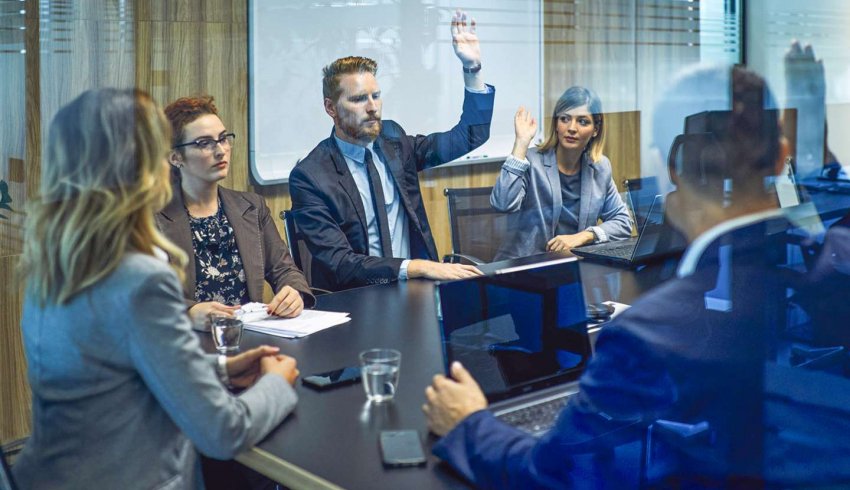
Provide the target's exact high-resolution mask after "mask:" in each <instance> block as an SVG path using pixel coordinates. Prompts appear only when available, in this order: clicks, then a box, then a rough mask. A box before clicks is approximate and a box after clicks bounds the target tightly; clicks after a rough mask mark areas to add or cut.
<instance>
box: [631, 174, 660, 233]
mask: <svg viewBox="0 0 850 490" xmlns="http://www.w3.org/2000/svg"><path fill="white" fill-rule="evenodd" d="M623 184H624V186H625V188H626V196H627V198H628V200H629V206H631V208H632V213H633V214H634V217H635V225H637V229H638V231H640V230H642V229H643V226H644V225H645V224H646V219H647V217H648V216H649V213H650V211H651V207H652V203H653V201H655V196H657V195H659V192H658V180H657V179H656V178H655V177H644V178H641V179H626V180H625V181H623Z"/></svg>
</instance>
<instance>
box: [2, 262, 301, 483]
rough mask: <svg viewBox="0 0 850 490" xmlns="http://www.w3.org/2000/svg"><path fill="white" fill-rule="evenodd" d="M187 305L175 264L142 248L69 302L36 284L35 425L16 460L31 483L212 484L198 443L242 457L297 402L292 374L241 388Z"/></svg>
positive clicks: (27, 335) (30, 326)
mask: <svg viewBox="0 0 850 490" xmlns="http://www.w3.org/2000/svg"><path fill="white" fill-rule="evenodd" d="M185 308H186V307H185V304H184V303H183V296H182V294H181V288H180V284H179V282H178V281H177V277H176V275H175V274H174V271H173V270H172V269H171V268H170V267H169V266H168V265H167V264H166V263H165V261H164V260H161V259H158V258H155V257H152V256H149V255H143V254H139V253H130V254H127V255H126V256H125V257H124V259H123V260H122V261H121V263H120V265H119V266H118V268H117V269H116V270H115V271H113V272H112V273H110V274H109V275H108V276H107V277H106V278H104V279H102V280H100V281H99V282H98V283H97V284H95V285H94V286H92V287H90V288H88V289H86V290H85V291H84V292H82V293H80V294H78V295H76V296H75V297H74V298H73V299H72V300H71V301H70V302H68V303H67V304H64V305H47V306H46V307H41V306H40V305H39V301H38V300H37V299H36V298H35V297H34V296H33V295H32V294H31V293H30V292H28V293H27V294H26V296H25V299H24V310H23V319H22V320H21V328H22V331H23V337H24V347H25V349H26V355H27V366H28V376H29V382H30V386H31V387H32V407H33V432H32V436H31V437H30V439H29V441H28V442H27V445H26V447H25V448H24V450H23V452H22V453H21V455H20V458H19V459H18V461H17V463H16V464H15V467H14V475H15V478H16V479H17V480H18V482H19V483H20V486H21V488H157V489H166V488H167V489H178V488H180V489H182V488H190V487H200V486H201V485H200V484H201V479H200V473H199V471H198V468H199V467H200V466H199V465H198V464H197V455H196V452H195V448H197V449H198V450H199V451H200V452H202V453H203V454H205V455H207V456H210V457H213V458H219V459H229V458H232V457H233V456H234V455H235V454H237V453H239V452H241V451H244V450H246V449H248V448H250V447H252V446H253V445H255V444H256V443H257V442H259V441H260V440H261V439H262V438H263V437H264V436H265V435H266V434H268V432H269V431H270V430H272V429H273V428H274V427H275V426H277V425H278V424H279V423H280V422H281V421H282V420H283V418H284V417H285V416H286V415H287V414H288V413H289V412H290V411H292V409H293V407H294V406H295V403H296V401H297V396H296V394H295V391H294V390H293V389H292V387H291V386H290V385H289V384H288V383H287V382H286V381H284V380H283V378H281V377H280V376H276V375H265V376H262V377H261V378H260V379H258V380H257V382H256V384H254V386H252V387H251V388H249V389H247V390H245V391H244V392H242V393H241V394H240V395H239V396H238V397H237V396H234V395H232V394H230V393H229V392H228V391H227V390H226V389H225V388H224V386H222V384H221V383H220V382H219V379H218V377H217V376H216V373H215V369H214V362H215V356H214V355H208V354H205V353H204V352H203V351H202V350H201V346H200V343H199V340H198V337H197V335H196V334H195V333H193V332H192V330H191V328H190V324H189V318H188V317H187V316H186V309H185ZM193 444H194V447H193Z"/></svg>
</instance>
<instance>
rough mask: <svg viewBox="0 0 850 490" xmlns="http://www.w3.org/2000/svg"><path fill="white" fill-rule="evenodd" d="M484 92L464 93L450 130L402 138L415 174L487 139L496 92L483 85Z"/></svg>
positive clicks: (460, 154) (445, 161) (475, 146)
mask: <svg viewBox="0 0 850 490" xmlns="http://www.w3.org/2000/svg"><path fill="white" fill-rule="evenodd" d="M487 89H488V90H487V92H485V93H476V92H471V91H469V90H464V97H463V112H462V113H461V115H460V121H458V123H457V124H455V126H454V127H453V128H452V129H450V130H448V131H446V132H443V133H432V134H429V135H427V136H422V135H417V136H409V135H405V136H406V137H405V138H402V141H403V142H402V144H406V145H411V147H412V150H413V155H414V158H415V160H416V170H418V171H422V170H424V169H426V168H431V167H436V166H438V165H442V164H444V163H447V162H450V161H452V160H455V159H457V158H460V157H462V156H463V155H465V154H467V153H469V152H471V151H472V150H474V149H476V148H478V147H479V146H481V145H483V144H484V143H485V142H486V141H487V140H488V139H489V138H490V122H491V121H492V119H493V101H494V100H495V96H496V89H495V88H494V87H493V86H492V85H487ZM388 129H389V128H388ZM399 129H400V128H399ZM387 136H388V137H390V138H392V137H393V136H400V135H393V134H391V133H389V134H387Z"/></svg>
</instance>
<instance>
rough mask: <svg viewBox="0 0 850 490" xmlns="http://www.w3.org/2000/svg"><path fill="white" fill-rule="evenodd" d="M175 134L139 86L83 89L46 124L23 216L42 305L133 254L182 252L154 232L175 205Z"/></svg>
mask: <svg viewBox="0 0 850 490" xmlns="http://www.w3.org/2000/svg"><path fill="white" fill-rule="evenodd" d="M170 138H171V128H170V126H169V124H168V121H167V120H166V119H165V116H164V115H163V113H162V110H160V108H159V107H158V106H157V105H156V103H155V102H154V101H153V99H151V97H150V95H148V94H147V93H145V92H142V91H139V90H118V89H97V90H89V91H87V92H84V93H83V94H82V95H80V96H79V97H77V98H76V99H74V101H72V102H71V103H70V104H68V105H66V106H65V107H63V108H62V109H60V110H59V112H58V113H57V114H56V117H55V118H54V119H53V122H52V123H51V124H50V131H49V136H48V142H47V151H46V155H45V158H44V165H43V166H42V172H41V187H40V192H39V196H38V197H37V198H36V199H34V200H33V201H32V202H31V203H30V205H29V207H28V213H27V224H26V230H25V241H24V253H23V257H22V261H21V271H22V273H23V274H24V277H25V278H26V280H27V284H28V287H29V288H32V289H31V290H32V291H33V292H34V293H35V294H36V295H37V297H38V298H39V299H40V300H41V303H42V305H44V304H45V303H55V304H63V303H66V302H67V301H69V300H70V299H71V298H73V297H74V296H75V295H76V294H78V293H80V292H82V291H84V290H85V289H87V288H89V287H91V286H93V285H94V284H97V283H98V281H100V280H102V279H103V278H105V277H106V276H108V275H109V274H110V273H111V272H112V271H113V270H114V269H115V268H116V267H117V266H118V264H119V263H120V262H121V260H122V258H123V257H124V255H125V254H126V253H127V252H130V251H135V252H140V253H144V254H148V255H154V253H155V252H154V251H155V249H157V248H160V249H162V250H163V251H165V252H166V253H167V254H168V255H169V257H170V258H171V262H172V266H173V268H174V270H175V272H176V273H177V274H178V276H179V277H180V279H181V281H182V279H183V278H182V275H183V272H182V271H183V266H184V265H185V263H186V255H185V254H184V253H183V252H182V251H181V250H180V249H179V248H177V247H176V246H175V245H174V244H172V243H171V242H170V241H169V240H168V239H167V238H165V237H164V236H163V235H162V234H160V233H159V231H158V230H157V227H156V224H155V222H154V216H153V215H154V213H155V212H157V211H159V210H160V209H162V207H163V206H165V204H166V203H168V201H169V199H171V185H170V183H169V177H168V165H167V163H166V162H165V155H166V152H167V151H168V149H169V147H170V144H169V143H170Z"/></svg>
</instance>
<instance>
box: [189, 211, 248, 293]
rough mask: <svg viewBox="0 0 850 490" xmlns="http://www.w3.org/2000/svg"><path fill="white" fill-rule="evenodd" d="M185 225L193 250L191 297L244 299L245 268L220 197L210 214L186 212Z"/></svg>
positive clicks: (246, 290)
mask: <svg viewBox="0 0 850 490" xmlns="http://www.w3.org/2000/svg"><path fill="white" fill-rule="evenodd" d="M187 213H188V211H187ZM189 225H190V226H191V229H192V248H193V249H194V250H195V300H196V301H199V302H202V301H218V302H219V303H223V304H225V305H241V304H245V303H248V302H249V301H250V299H249V298H248V286H247V284H246V280H245V268H244V267H243V266H242V257H240V256H239V249H238V247H237V246H236V235H235V234H234V232H233V227H231V226H230V222H229V221H228V220H227V216H225V214H224V210H223V209H222V207H221V201H219V202H218V212H216V214H214V215H213V216H207V217H205V218H195V217H194V216H192V215H189Z"/></svg>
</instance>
